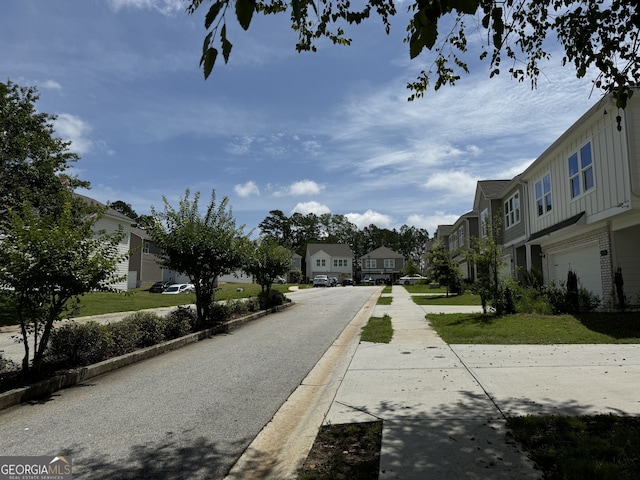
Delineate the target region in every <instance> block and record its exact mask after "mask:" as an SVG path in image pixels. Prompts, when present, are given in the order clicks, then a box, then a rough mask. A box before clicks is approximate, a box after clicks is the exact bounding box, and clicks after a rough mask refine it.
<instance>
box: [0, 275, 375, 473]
mask: <svg viewBox="0 0 640 480" xmlns="http://www.w3.org/2000/svg"><path fill="white" fill-rule="evenodd" d="M375 291H376V287H359V288H353V287H344V288H343V287H339V288H324V289H308V290H302V291H300V292H293V293H292V294H291V295H290V296H291V298H292V299H294V301H295V302H296V305H294V306H292V307H291V308H288V309H285V310H284V311H282V312H280V313H277V314H274V315H268V316H266V317H263V318H261V319H259V320H257V321H255V322H252V323H249V324H247V325H245V326H243V327H241V328H239V329H237V330H233V331H232V332H231V333H230V334H228V335H219V336H216V337H214V338H211V339H207V340H204V341H201V342H199V343H196V344H193V345H190V346H187V347H184V348H182V349H179V350H176V351H174V352H170V353H167V354H164V355H160V356H158V357H155V358H153V359H150V360H147V361H144V362H141V363H138V364H135V365H132V366H130V367H126V368H123V369H121V370H118V371H115V372H112V373H110V374H107V375H104V376H101V377H96V378H93V379H91V380H89V381H88V382H87V383H85V384H82V385H79V386H77V387H75V388H71V389H67V390H63V391H60V392H58V393H56V394H54V395H53V396H52V397H51V398H49V399H46V400H44V401H42V402H38V403H33V404H27V405H20V406H17V407H14V408H11V409H8V410H6V411H3V412H0V451H1V452H2V454H3V455H66V456H70V457H71V459H72V461H73V472H74V478H78V479H80V478H91V479H116V478H117V479H125V478H132V479H133V478H135V479H141V478H149V479H159V480H162V479H178V478H189V479H196V478H201V479H220V478H223V477H224V475H225V473H226V472H227V471H228V469H229V468H230V467H231V466H232V465H233V463H234V462H235V460H236V459H237V458H238V457H239V456H240V455H241V453H242V452H243V451H244V449H245V448H246V447H247V446H248V445H249V443H250V442H251V441H252V440H253V439H254V438H255V436H256V435H257V434H258V433H259V432H260V430H261V429H262V428H263V426H264V425H265V424H266V423H267V422H269V420H270V419H271V418H272V417H273V415H274V414H275V412H276V411H277V410H278V408H279V407H280V406H281V405H282V404H283V402H284V401H285V400H286V399H287V398H288V397H289V395H290V394H291V393H292V392H293V391H294V390H295V389H296V387H297V386H298V385H299V384H300V382H301V381H302V380H303V379H304V377H305V376H306V375H307V373H308V372H309V371H310V370H311V369H312V368H313V366H314V365H315V364H316V362H317V361H318V360H319V359H320V358H321V357H322V355H323V354H324V352H325V351H326V350H327V348H328V347H329V346H330V345H331V344H332V342H333V341H334V340H335V339H336V338H337V337H338V335H339V334H340V333H341V332H342V330H343V329H344V327H345V326H346V325H347V324H348V323H349V321H350V320H351V319H352V318H353V316H354V315H355V314H356V313H357V312H358V310H359V309H360V308H361V307H362V306H363V304H364V303H365V302H366V301H367V300H368V299H369V297H370V296H371V295H372V294H373V293H374V292H375Z"/></svg>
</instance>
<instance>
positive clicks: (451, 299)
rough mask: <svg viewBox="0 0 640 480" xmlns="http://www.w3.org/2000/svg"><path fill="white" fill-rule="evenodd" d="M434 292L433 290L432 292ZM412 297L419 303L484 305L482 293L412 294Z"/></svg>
mask: <svg viewBox="0 0 640 480" xmlns="http://www.w3.org/2000/svg"><path fill="white" fill-rule="evenodd" d="M430 293H433V292H430ZM411 298H412V299H413V301H414V302H415V303H416V304H418V305H482V302H480V295H473V294H472V293H463V294H462V295H449V296H448V297H447V296H446V294H442V295H412V296H411Z"/></svg>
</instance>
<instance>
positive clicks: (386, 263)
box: [384, 258, 396, 268]
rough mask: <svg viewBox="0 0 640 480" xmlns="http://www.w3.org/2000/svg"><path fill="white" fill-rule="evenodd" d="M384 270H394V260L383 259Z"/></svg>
mask: <svg viewBox="0 0 640 480" xmlns="http://www.w3.org/2000/svg"><path fill="white" fill-rule="evenodd" d="M384 268H396V260H395V258H385V259H384Z"/></svg>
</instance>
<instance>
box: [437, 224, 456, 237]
mask: <svg viewBox="0 0 640 480" xmlns="http://www.w3.org/2000/svg"><path fill="white" fill-rule="evenodd" d="M452 229H453V225H438V228H436V236H437V238H440V237H445V236H447V235H449V234H450V233H451V230H452Z"/></svg>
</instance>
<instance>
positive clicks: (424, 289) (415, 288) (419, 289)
mask: <svg viewBox="0 0 640 480" xmlns="http://www.w3.org/2000/svg"><path fill="white" fill-rule="evenodd" d="M402 286H403V287H404V288H406V289H407V292H409V293H411V294H413V293H442V294H443V295H446V294H447V288H446V287H438V288H431V287H430V286H429V285H423V284H418V283H417V284H415V285H402Z"/></svg>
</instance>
